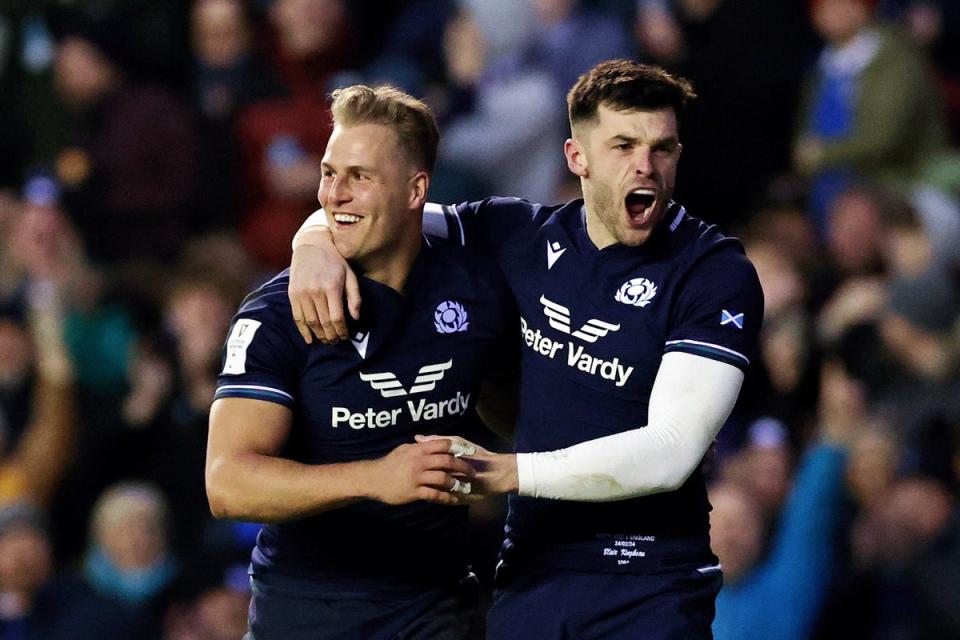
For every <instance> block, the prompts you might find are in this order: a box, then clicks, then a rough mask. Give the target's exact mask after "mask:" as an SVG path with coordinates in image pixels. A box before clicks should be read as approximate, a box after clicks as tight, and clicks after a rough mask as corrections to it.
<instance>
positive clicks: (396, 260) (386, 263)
mask: <svg viewBox="0 0 960 640" xmlns="http://www.w3.org/2000/svg"><path fill="white" fill-rule="evenodd" d="M422 242H423V236H422V231H421V227H420V225H416V227H415V228H411V231H410V232H409V233H407V234H405V236H404V237H403V238H399V239H398V240H397V242H396V244H394V245H393V246H391V247H389V248H388V249H386V251H384V253H383V254H382V255H372V256H369V257H367V258H365V259H361V260H359V261H358V263H359V265H360V267H361V268H362V269H363V274H364V275H365V276H366V277H368V278H370V279H371V280H376V281H377V282H379V283H380V284H385V285H387V286H388V287H390V288H391V289H394V290H395V291H398V292H401V293H402V292H403V289H404V287H405V286H406V284H407V278H408V277H410V271H412V270H413V263H414V262H416V260H417V256H418V255H420V248H421V245H422Z"/></svg>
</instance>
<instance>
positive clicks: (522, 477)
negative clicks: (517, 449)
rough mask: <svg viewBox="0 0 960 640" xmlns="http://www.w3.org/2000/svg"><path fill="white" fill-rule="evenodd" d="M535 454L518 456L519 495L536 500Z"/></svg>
mask: <svg viewBox="0 0 960 640" xmlns="http://www.w3.org/2000/svg"><path fill="white" fill-rule="evenodd" d="M535 455H536V454H535V453H518V454H517V494H518V495H521V496H529V497H533V498H535V497H536V496H537V478H536V473H535V472H534V462H533V458H534V456H535Z"/></svg>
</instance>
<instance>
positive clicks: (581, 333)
mask: <svg viewBox="0 0 960 640" xmlns="http://www.w3.org/2000/svg"><path fill="white" fill-rule="evenodd" d="M540 304H542V305H543V315H545V316H547V320H548V321H549V322H550V326H551V327H553V328H554V329H556V330H557V331H562V332H563V333H569V334H571V335H573V336H574V337H575V338H580V339H581V340H583V341H584V342H590V343H593V342H596V341H597V340H599V339H600V338H602V337H604V336H605V335H607V334H608V333H610V332H611V331H618V330H619V329H620V325H619V324H610V323H609V322H604V321H603V320H596V319H590V320H587V323H586V324H585V325H583V326H582V327H580V328H579V329H577V330H576V331H573V332H571V331H570V309H568V308H567V307H565V306H563V305H562V304H557V303H556V302H554V301H553V300H549V299H548V298H547V297H546V296H540Z"/></svg>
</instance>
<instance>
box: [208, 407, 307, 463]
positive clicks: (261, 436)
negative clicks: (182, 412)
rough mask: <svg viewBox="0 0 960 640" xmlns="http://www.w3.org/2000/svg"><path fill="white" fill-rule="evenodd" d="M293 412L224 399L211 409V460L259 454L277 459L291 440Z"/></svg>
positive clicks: (209, 452) (209, 441) (209, 442)
mask: <svg viewBox="0 0 960 640" xmlns="http://www.w3.org/2000/svg"><path fill="white" fill-rule="evenodd" d="M292 417H293V412H292V411H291V410H290V409H288V408H287V407H285V406H283V405H280V404H277V403H275V402H268V401H264V400H251V399H248V398H220V399H218V400H215V401H214V402H213V406H212V407H210V433H209V436H208V443H207V451H208V454H209V455H208V458H210V457H216V456H231V455H236V454H245V453H255V454H260V455H276V454H277V453H279V452H280V450H281V448H282V447H283V445H284V443H285V442H286V440H287V436H289V434H290V424H291V421H292Z"/></svg>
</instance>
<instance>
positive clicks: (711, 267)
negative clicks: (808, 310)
mask: <svg viewBox="0 0 960 640" xmlns="http://www.w3.org/2000/svg"><path fill="white" fill-rule="evenodd" d="M762 323H763V291H762V289H761V288H760V280H759V279H758V278H757V272H756V269H754V267H753V265H752V264H751V263H750V261H749V260H748V259H747V257H746V256H745V255H743V253H742V252H741V251H740V250H739V248H737V247H736V246H735V245H733V244H728V245H726V246H724V247H720V248H717V249H715V250H714V251H712V252H711V253H709V254H707V255H706V256H704V257H703V258H701V259H700V260H699V261H698V262H697V263H696V264H695V265H694V266H693V268H692V269H691V270H690V272H689V273H688V274H687V276H686V278H685V281H684V282H683V284H682V285H681V288H680V294H679V296H678V299H677V306H676V307H675V309H674V318H673V322H672V324H671V330H670V332H669V334H668V337H667V342H666V345H665V346H664V352H665V353H669V352H672V351H682V352H685V353H690V354H693V355H698V356H703V357H705V358H710V359H712V360H719V361H721V362H726V363H728V364H732V365H733V366H735V367H738V368H739V369H742V370H744V371H746V370H747V368H748V367H749V366H750V363H751V361H752V360H753V359H754V358H755V354H756V352H757V340H758V337H759V334H760V326H761V324H762Z"/></svg>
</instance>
